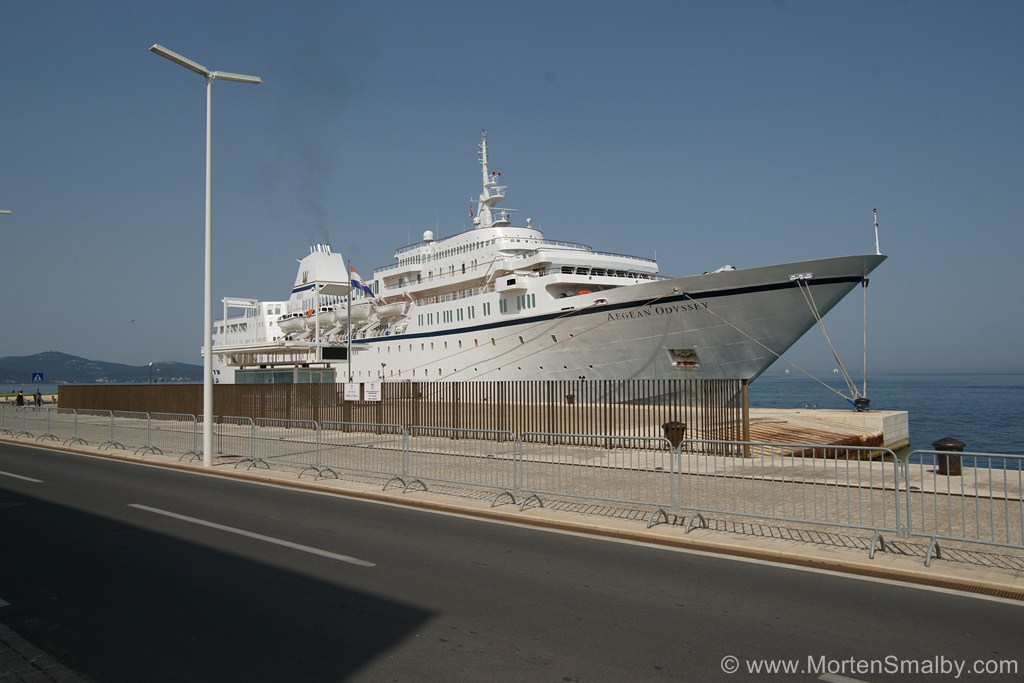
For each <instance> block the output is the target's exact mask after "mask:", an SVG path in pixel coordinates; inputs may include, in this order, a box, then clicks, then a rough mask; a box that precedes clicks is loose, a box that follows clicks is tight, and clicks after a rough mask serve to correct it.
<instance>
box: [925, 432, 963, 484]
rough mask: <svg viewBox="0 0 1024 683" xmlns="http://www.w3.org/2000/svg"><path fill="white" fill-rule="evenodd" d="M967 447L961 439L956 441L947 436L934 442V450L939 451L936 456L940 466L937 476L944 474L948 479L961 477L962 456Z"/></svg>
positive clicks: (936, 471)
mask: <svg viewBox="0 0 1024 683" xmlns="http://www.w3.org/2000/svg"><path fill="white" fill-rule="evenodd" d="M966 447H967V444H965V443H964V442H963V441H961V440H960V439H954V438H953V437H951V436H947V437H946V438H944V439H939V440H938V441H933V442H932V448H934V449H935V450H936V451H939V452H938V453H936V454H935V462H936V464H938V466H939V467H938V469H936V470H935V473H936V474H942V475H945V476H947V477H959V476H960V454H961V453H963V452H964V448H966Z"/></svg>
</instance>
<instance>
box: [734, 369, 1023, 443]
mask: <svg viewBox="0 0 1024 683" xmlns="http://www.w3.org/2000/svg"><path fill="white" fill-rule="evenodd" d="M853 379H854V380H855V381H856V383H857V386H858V388H862V383H863V379H864V378H863V376H861V377H855V378H853ZM825 384H826V385H827V386H823V385H822V383H821V382H819V381H818V380H816V379H812V378H809V377H807V376H806V375H803V374H802V373H798V372H797V371H792V372H790V373H789V374H784V373H781V372H778V371H774V370H773V371H771V372H769V373H765V374H764V375H762V376H761V377H759V378H758V379H756V380H754V382H753V383H752V384H751V385H750V405H751V406H753V407H757V408H828V409H836V410H852V409H853V407H852V406H851V404H850V403H849V402H847V400H846V399H845V398H843V397H842V396H840V395H838V394H836V393H834V392H833V391H832V389H836V390H839V391H841V392H842V393H843V394H846V395H849V392H848V390H847V388H846V385H845V383H844V382H843V381H842V379H841V376H838V375H833V374H832V373H829V375H828V377H827V378H825ZM867 396H868V398H870V399H871V406H870V407H871V410H901V411H906V412H907V414H908V418H909V421H910V447H911V449H913V450H931V449H932V442H934V441H938V440H939V439H942V438H945V437H947V436H949V437H953V438H955V439H959V440H960V441H963V442H964V443H965V444H966V448H965V450H966V451H972V452H975V453H1002V454H1010V455H1024V371H1016V372H972V373H967V372H963V373H957V372H944V373H934V372H894V371H878V372H873V373H869V374H868V377H867Z"/></svg>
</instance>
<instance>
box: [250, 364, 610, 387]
mask: <svg viewBox="0 0 1024 683" xmlns="http://www.w3.org/2000/svg"><path fill="white" fill-rule="evenodd" d="M533 369H534V368H527V370H533ZM536 369H538V370H544V366H543V365H539V366H537V368H536ZM554 369H555V368H550V367H549V368H548V370H554ZM568 369H569V366H568V365H563V366H562V370H568ZM589 369H591V370H593V369H594V366H593V365H591V366H589ZM468 370H469V368H462V369H459V368H452V369H451V370H449V371H448V372H447V376H449V377H450V376H453V375H459V376H463V377H464V376H465V374H464V373H466V372H467V371H468ZM472 370H473V372H474V373H479V372H480V368H473V369H472ZM497 370H498V372H501V370H502V368H498V369H497ZM516 371H517V372H522V371H523V367H522V366H518V367H517V368H516ZM352 375H353V377H354V378H355V379H384V378H400V377H408V378H409V379H414V378H419V377H422V378H424V379H428V378H430V377H434V376H436V377H444V376H445V375H446V373H445V370H444V369H443V368H437V372H436V373H435V372H434V370H433V369H430V368H412V369H411V370H406V371H405V372H403V371H402V370H400V369H399V370H388V368H387V365H386V364H384V365H382V366H381V369H380V370H357V371H356V372H353V373H352ZM236 383H237V382H236Z"/></svg>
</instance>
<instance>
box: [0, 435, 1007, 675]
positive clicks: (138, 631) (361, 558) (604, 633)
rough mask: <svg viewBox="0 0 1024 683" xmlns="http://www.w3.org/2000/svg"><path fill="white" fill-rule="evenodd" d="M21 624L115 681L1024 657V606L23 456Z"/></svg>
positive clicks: (24, 631) (120, 465) (48, 645)
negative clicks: (767, 662)
mask: <svg viewBox="0 0 1024 683" xmlns="http://www.w3.org/2000/svg"><path fill="white" fill-rule="evenodd" d="M4 603H7V604H6V605H5V604H4ZM0 623H3V624H5V625H6V626H8V627H9V628H11V629H13V630H14V631H15V632H17V633H18V634H20V635H21V636H22V637H24V638H25V639H27V640H28V641H30V642H31V643H33V644H34V645H36V646H37V647H39V648H42V649H43V650H45V651H47V652H48V653H49V654H51V655H52V656H54V657H55V658H56V659H57V660H59V661H60V662H61V663H62V664H64V665H65V666H67V667H69V668H71V669H73V670H75V671H77V672H78V673H79V674H81V675H82V676H83V677H85V678H86V679H88V680H91V681H96V682H99V683H107V682H117V681H131V682H133V683H134V682H139V681H196V682H198V681H218V682H224V681H311V682H316V681H342V680H351V681H647V680H675V681H681V680H687V681H688V680H694V681H709V680H752V679H764V680H769V679H771V678H774V679H775V680H782V679H790V678H803V679H805V680H815V679H823V680H840V679H838V678H836V677H835V676H837V675H838V676H843V677H845V678H847V679H855V680H866V681H875V680H905V679H906V678H907V676H906V674H907V673H908V672H913V671H918V672H920V671H924V672H926V673H927V672H932V671H933V670H935V671H937V673H935V675H929V676H928V677H927V679H928V680H949V679H953V678H954V676H955V674H956V672H957V671H956V666H957V664H958V663H959V662H960V661H961V660H962V661H963V662H965V665H966V666H967V667H968V668H970V667H973V666H974V665H975V664H974V663H975V662H977V661H980V662H982V663H983V666H984V667H987V668H989V669H990V670H994V669H995V668H996V667H1000V668H1001V669H1002V670H1003V672H1004V673H1006V674H1007V675H1005V676H998V675H979V674H976V675H970V674H968V673H962V674H961V680H968V679H973V680H986V681H988V680H1000V679H1005V680H1020V678H1021V670H1020V666H1021V662H1022V660H1024V648H1022V645H1021V642H1022V638H1021V636H1022V635H1024V628H1022V624H1024V607H1022V606H1021V605H1017V604H1007V603H1005V602H999V601H993V600H986V599H981V598H978V597H974V596H965V595H959V594H953V593H948V592H939V591H934V590H925V589H919V588H914V587H910V586H907V585H896V584H891V583H885V582H873V581H865V580H860V579H855V578H849V577H843V576H836V575H832V574H827V573H820V572H811V571H803V570H798V569H794V568H789V567H780V566H773V565H769V564H765V563H754V562H744V561H739V560H735V559H728V558H721V557H713V556H705V555H701V554H696V553H690V552H682V551H675V550H669V549H664V548H656V547H649V546H644V545H638V544H630V543H622V542H614V541H608V540H601V539H594V538H588V537H584V536H578V535H571V534H564V533H555V532H548V531H540V530H536V529H529V528H523V527H519V526H515V525H508V524H500V523H494V522H486V521H480V520H476V519H471V518H466V517H460V516H454V515H444V514H437V513H429V512H423V511H421V510H414V509H406V508H402V507H397V506H390V505H384V504H379V503H370V502H365V501H360V500H353V499H347V498H344V497H340V496H335V495H321V494H315V493H309V492H303V491H296V490H291V489H287V488H281V487H274V486H268V485H258V484H251V483H245V482H239V481H234V480H229V479H223V478H218V477H209V476H203V475H197V474H190V473H186V472H178V471H173V470H166V469H161V468H158V467H149V466H143V465H138V464H130V463H124V462H118V461H111V460H105V459H98V458H92V457H86V456H80V455H71V454H65V453H60V452H54V451H48V450H44V449H32V448H26V447H22V446H14V445H9V444H2V443H0ZM729 657H735V658H736V659H735V660H732V659H729ZM761 660H770V661H773V662H781V661H784V660H785V661H788V662H791V664H787V665H789V666H795V667H797V668H796V673H797V674H798V675H791V676H772V677H770V676H767V675H760V676H758V675H753V674H751V673H750V672H749V669H750V667H757V666H765V665H766V664H763V663H761ZM990 662H996V664H992V663H990ZM999 662H1002V663H999ZM1007 662H1009V663H1007ZM733 664H735V665H736V666H738V667H739V671H738V672H736V673H734V674H731V675H730V674H729V673H727V672H725V671H723V666H724V668H726V669H729V668H731V667H732V665H733ZM1011 666H1016V668H1017V669H1016V672H1014V671H1012V670H1008V667H1011ZM872 667H874V668H876V669H877V670H876V671H874V672H872V671H870V668H872ZM947 667H948V671H946V672H943V671H942V669H946V668H947ZM2 673H3V672H0V678H2ZM823 674H824V676H823ZM921 680H924V678H922V679H921Z"/></svg>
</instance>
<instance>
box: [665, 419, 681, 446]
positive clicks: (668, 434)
mask: <svg viewBox="0 0 1024 683" xmlns="http://www.w3.org/2000/svg"><path fill="white" fill-rule="evenodd" d="M661 428H662V429H663V430H664V432H665V438H666V439H668V442H669V443H670V444H672V448H679V444H681V443H682V442H683V439H685V438H686V423H685V422H666V423H665V424H663V425H661Z"/></svg>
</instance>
